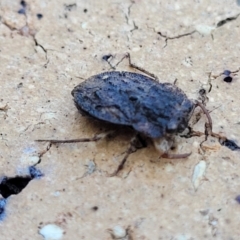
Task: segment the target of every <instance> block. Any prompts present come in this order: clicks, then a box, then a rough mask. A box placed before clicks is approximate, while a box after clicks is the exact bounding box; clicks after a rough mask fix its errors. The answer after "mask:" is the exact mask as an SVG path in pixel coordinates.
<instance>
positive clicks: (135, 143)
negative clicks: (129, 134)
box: [109, 134, 146, 177]
mask: <svg viewBox="0 0 240 240" xmlns="http://www.w3.org/2000/svg"><path fill="white" fill-rule="evenodd" d="M144 147H146V142H145V141H143V139H142V138H141V136H140V135H139V134H137V135H135V136H134V137H133V138H132V140H131V142H130V146H129V148H128V149H127V151H126V153H125V156H124V158H123V159H122V161H121V163H120V164H119V165H118V168H117V169H116V170H115V171H114V172H113V173H112V174H109V177H114V176H116V175H117V174H118V173H119V172H120V171H121V170H122V169H123V167H124V164H125V163H126V161H127V159H128V157H129V155H130V154H132V153H134V152H136V151H137V150H138V149H141V148H144Z"/></svg>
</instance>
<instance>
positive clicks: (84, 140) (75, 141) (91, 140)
mask: <svg viewBox="0 0 240 240" xmlns="http://www.w3.org/2000/svg"><path fill="white" fill-rule="evenodd" d="M110 134H112V132H108V133H100V134H96V135H95V136H93V137H92V138H77V139H66V140H58V139H37V140H35V141H36V142H50V143H78V142H97V141H99V140H101V139H103V138H104V137H106V136H108V135H110Z"/></svg>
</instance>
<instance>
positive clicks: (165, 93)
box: [72, 71, 195, 157]
mask: <svg viewBox="0 0 240 240" xmlns="http://www.w3.org/2000/svg"><path fill="white" fill-rule="evenodd" d="M72 95H73V97H74V102H75V104H76V106H77V108H78V109H79V110H80V111H83V112H86V113H87V114H89V115H91V116H92V117H94V118H97V119H100V120H103V121H106V122H110V123H114V124H118V125H126V126H130V127H132V128H133V129H135V130H136V131H137V132H139V133H140V134H142V135H144V136H147V137H149V138H151V139H153V141H154V144H155V146H156V148H157V149H158V150H159V151H160V152H162V154H166V153H167V152H168V150H169V149H170V148H171V146H172V144H173V142H174V141H173V137H174V135H176V134H177V133H180V132H182V131H183V130H184V129H185V128H186V127H187V125H188V121H189V119H190V117H191V115H192V112H193V110H194V108H195V103H194V102H193V101H191V100H189V99H188V98H187V96H186V95H185V93H184V92H183V91H182V90H181V89H179V88H178V87H177V86H175V85H173V84H170V83H159V82H157V81H156V80H154V79H152V78H150V77H147V76H145V75H142V74H138V73H131V72H118V71H112V72H104V73H101V74H97V75H95V76H92V77H90V78H89V79H87V80H86V81H84V82H83V83H81V84H79V85H78V86H76V87H75V88H74V89H73V91H72ZM188 155H189V154H187V156H188ZM184 156H185V155H184ZM179 157H183V156H182V155H179Z"/></svg>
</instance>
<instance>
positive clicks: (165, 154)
mask: <svg viewBox="0 0 240 240" xmlns="http://www.w3.org/2000/svg"><path fill="white" fill-rule="evenodd" d="M191 154H192V153H191V152H190V153H182V154H172V153H164V154H163V155H162V156H161V157H163V158H169V159H179V158H187V157H189V156H190V155H191Z"/></svg>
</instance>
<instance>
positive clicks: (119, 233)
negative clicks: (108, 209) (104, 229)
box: [112, 226, 127, 239]
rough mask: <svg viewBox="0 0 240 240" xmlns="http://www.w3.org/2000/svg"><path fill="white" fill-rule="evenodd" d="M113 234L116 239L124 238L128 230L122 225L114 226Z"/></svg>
mask: <svg viewBox="0 0 240 240" xmlns="http://www.w3.org/2000/svg"><path fill="white" fill-rule="evenodd" d="M112 234H113V236H114V237H115V238H116V239H118V238H124V237H125V236H126V235H127V232H126V230H125V229H124V228H122V227H121V226H115V227H114V228H113V231H112Z"/></svg>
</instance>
